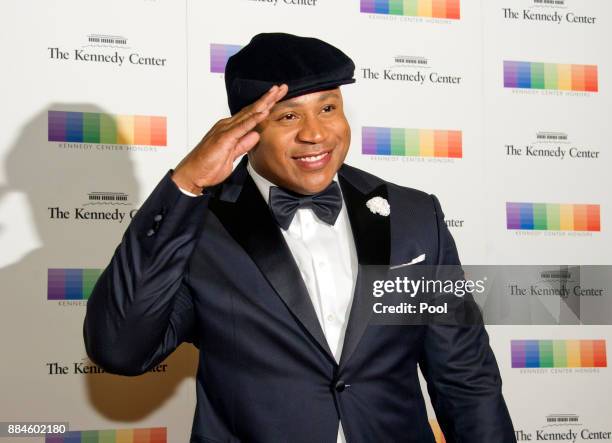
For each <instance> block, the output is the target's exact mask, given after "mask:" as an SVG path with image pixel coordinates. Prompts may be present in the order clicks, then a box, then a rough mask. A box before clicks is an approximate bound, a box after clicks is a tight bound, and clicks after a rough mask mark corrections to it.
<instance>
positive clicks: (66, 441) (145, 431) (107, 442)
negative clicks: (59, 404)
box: [45, 428, 167, 443]
mask: <svg viewBox="0 0 612 443" xmlns="http://www.w3.org/2000/svg"><path fill="white" fill-rule="evenodd" d="M89 442H100V443H102V442H104V443H166V442H167V429H166V428H139V429H107V430H101V431H69V432H66V433H65V434H62V435H47V436H46V437H45V443H89Z"/></svg>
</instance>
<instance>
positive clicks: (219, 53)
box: [210, 43, 242, 74]
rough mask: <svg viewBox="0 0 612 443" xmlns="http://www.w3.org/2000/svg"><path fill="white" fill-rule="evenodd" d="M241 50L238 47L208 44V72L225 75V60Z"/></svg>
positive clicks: (240, 47)
mask: <svg viewBox="0 0 612 443" xmlns="http://www.w3.org/2000/svg"><path fill="white" fill-rule="evenodd" d="M240 49H242V46H240V45H227V44H221V43H211V44H210V72H216V73H219V74H223V73H225V65H226V64H227V59H229V58H230V57H231V56H232V55H234V54H235V53H237V52H238V51H240Z"/></svg>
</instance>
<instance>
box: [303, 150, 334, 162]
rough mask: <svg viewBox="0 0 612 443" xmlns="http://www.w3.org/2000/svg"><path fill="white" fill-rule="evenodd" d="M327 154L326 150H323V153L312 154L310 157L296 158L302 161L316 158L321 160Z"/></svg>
mask: <svg viewBox="0 0 612 443" xmlns="http://www.w3.org/2000/svg"><path fill="white" fill-rule="evenodd" d="M327 154H328V153H327V152H324V153H323V154H319V155H313V156H311V157H301V158H298V160H300V161H303V162H316V161H318V160H321V159H322V158H323V157H325V156H326V155H327Z"/></svg>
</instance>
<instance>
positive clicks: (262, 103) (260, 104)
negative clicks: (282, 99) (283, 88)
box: [229, 85, 278, 125]
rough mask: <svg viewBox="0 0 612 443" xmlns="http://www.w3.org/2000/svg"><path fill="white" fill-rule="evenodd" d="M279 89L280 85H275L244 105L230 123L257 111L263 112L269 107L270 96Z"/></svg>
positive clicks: (231, 118)
mask: <svg viewBox="0 0 612 443" xmlns="http://www.w3.org/2000/svg"><path fill="white" fill-rule="evenodd" d="M277 90H278V86H277V85H274V86H272V87H271V88H270V89H268V91H267V92H266V93H265V94H263V95H262V96H261V97H259V98H258V99H257V100H255V101H254V102H253V103H251V104H249V105H247V106H245V107H243V108H242V109H241V110H240V111H238V112H237V113H236V114H234V115H233V116H231V117H230V119H229V120H230V121H229V124H230V125H231V124H232V123H234V122H235V121H236V120H242V119H244V118H245V117H249V116H250V115H251V114H254V113H256V112H261V111H263V110H265V109H267V108H268V107H269V105H268V103H269V102H270V98H271V97H273V96H274V94H275V93H276V91H277Z"/></svg>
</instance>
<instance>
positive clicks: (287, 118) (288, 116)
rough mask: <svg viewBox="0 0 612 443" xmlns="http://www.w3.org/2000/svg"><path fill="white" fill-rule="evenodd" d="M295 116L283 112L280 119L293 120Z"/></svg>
mask: <svg viewBox="0 0 612 443" xmlns="http://www.w3.org/2000/svg"><path fill="white" fill-rule="evenodd" d="M294 118H295V114H285V115H283V116H282V117H281V118H280V119H281V120H293V119H294Z"/></svg>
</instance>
